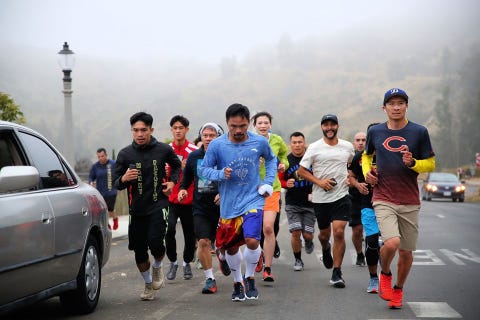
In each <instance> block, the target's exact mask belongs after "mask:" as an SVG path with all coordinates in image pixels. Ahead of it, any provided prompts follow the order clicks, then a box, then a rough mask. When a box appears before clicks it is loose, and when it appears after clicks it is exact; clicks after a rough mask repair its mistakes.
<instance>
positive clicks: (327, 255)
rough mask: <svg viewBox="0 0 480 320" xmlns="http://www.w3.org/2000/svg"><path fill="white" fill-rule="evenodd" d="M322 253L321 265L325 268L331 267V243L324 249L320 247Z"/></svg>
mask: <svg viewBox="0 0 480 320" xmlns="http://www.w3.org/2000/svg"><path fill="white" fill-rule="evenodd" d="M322 254H323V257H322V261H323V265H324V266H325V268H327V269H332V268H333V257H332V245H329V246H328V249H326V250H323V249H322Z"/></svg>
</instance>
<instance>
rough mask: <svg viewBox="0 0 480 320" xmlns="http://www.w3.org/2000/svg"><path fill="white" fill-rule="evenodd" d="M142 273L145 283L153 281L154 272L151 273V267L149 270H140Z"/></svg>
mask: <svg viewBox="0 0 480 320" xmlns="http://www.w3.org/2000/svg"><path fill="white" fill-rule="evenodd" d="M140 274H141V275H142V277H143V280H145V283H152V274H151V273H150V268H149V269H148V270H147V271H144V272H140Z"/></svg>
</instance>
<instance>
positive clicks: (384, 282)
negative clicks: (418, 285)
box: [378, 272, 393, 301]
mask: <svg viewBox="0 0 480 320" xmlns="http://www.w3.org/2000/svg"><path fill="white" fill-rule="evenodd" d="M378 289H379V290H378V293H379V295H380V298H382V299H383V300H386V301H390V300H391V299H392V295H393V289H392V275H391V274H390V275H388V276H387V275H386V274H383V273H382V272H380V288H378Z"/></svg>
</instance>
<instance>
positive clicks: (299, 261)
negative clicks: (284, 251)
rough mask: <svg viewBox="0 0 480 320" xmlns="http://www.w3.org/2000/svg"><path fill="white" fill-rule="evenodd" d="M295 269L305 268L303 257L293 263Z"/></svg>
mask: <svg viewBox="0 0 480 320" xmlns="http://www.w3.org/2000/svg"><path fill="white" fill-rule="evenodd" d="M293 270H295V271H302V270H303V261H302V260H301V259H295V264H294V265H293Z"/></svg>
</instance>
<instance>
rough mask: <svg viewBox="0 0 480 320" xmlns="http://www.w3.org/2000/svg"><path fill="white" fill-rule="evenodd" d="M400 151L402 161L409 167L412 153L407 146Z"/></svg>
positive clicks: (411, 161) (411, 162)
mask: <svg viewBox="0 0 480 320" xmlns="http://www.w3.org/2000/svg"><path fill="white" fill-rule="evenodd" d="M402 153H403V156H402V160H403V163H404V164H405V165H406V166H407V167H411V166H412V164H413V155H412V153H411V152H410V151H409V149H408V147H407V148H406V150H405V151H402Z"/></svg>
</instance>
